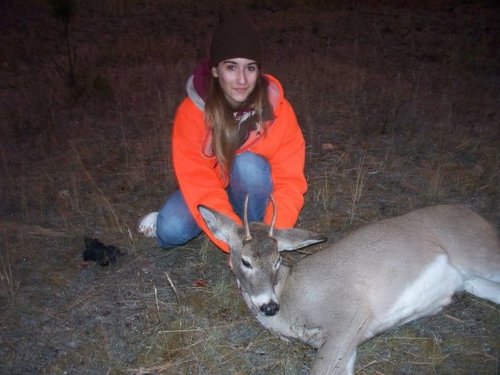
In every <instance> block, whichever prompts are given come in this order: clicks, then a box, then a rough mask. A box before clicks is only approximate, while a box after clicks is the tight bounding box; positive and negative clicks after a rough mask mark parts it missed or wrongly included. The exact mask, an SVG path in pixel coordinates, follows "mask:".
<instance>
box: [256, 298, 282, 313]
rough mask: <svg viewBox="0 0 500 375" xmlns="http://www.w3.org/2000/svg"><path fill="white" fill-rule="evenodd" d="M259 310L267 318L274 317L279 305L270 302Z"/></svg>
mask: <svg viewBox="0 0 500 375" xmlns="http://www.w3.org/2000/svg"><path fill="white" fill-rule="evenodd" d="M259 310H260V311H261V312H262V313H263V314H264V315H267V316H273V315H276V313H277V312H278V311H279V310H280V305H279V304H278V303H277V302H274V301H271V302H269V303H265V304H263V305H261V306H260V307H259Z"/></svg>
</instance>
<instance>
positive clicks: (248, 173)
mask: <svg viewBox="0 0 500 375" xmlns="http://www.w3.org/2000/svg"><path fill="white" fill-rule="evenodd" d="M231 183H233V184H236V185H238V186H240V187H243V186H245V187H246V189H247V190H248V189H255V188H257V189H259V190H261V189H263V188H264V189H265V190H268V191H269V192H270V191H271V186H272V180H271V167H270V165H269V162H268V161H267V159H266V158H264V157H262V156H260V155H257V154H255V153H253V152H245V153H243V154H240V155H237V156H236V157H235V159H234V161H233V167H232V170H231Z"/></svg>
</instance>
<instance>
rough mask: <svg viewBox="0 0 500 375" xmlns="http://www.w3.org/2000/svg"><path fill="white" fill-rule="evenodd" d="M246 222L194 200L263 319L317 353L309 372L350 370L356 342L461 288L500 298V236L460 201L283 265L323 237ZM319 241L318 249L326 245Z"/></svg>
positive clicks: (430, 311)
mask: <svg viewBox="0 0 500 375" xmlns="http://www.w3.org/2000/svg"><path fill="white" fill-rule="evenodd" d="M271 201H272V204H273V206H274V214H273V218H272V221H271V223H270V225H266V224H264V223H262V222H251V223H248V220H247V213H246V212H247V208H246V207H247V205H248V197H247V198H246V201H245V205H244V207H245V208H244V215H243V216H244V217H243V220H242V221H243V223H242V224H239V223H235V222H234V221H233V220H232V219H230V218H228V217H226V216H224V215H222V214H220V213H218V212H216V211H214V210H212V209H210V208H209V207H206V206H204V205H200V206H199V207H198V210H199V212H200V214H201V216H202V218H203V220H204V221H205V223H206V224H207V227H208V229H209V230H210V231H211V232H212V233H213V234H214V236H215V237H216V238H218V239H220V240H222V241H225V242H226V243H227V244H228V245H229V249H230V253H229V258H228V263H229V267H230V269H231V271H232V272H233V274H234V275H235V278H236V281H237V286H238V288H239V290H240V292H241V294H242V296H243V299H244V301H245V302H246V304H247V306H248V308H249V309H250V311H251V313H252V314H253V315H254V316H255V317H256V318H257V320H258V321H259V323H260V324H261V325H262V326H263V327H264V328H266V329H269V330H271V331H273V332H275V333H277V334H278V335H279V336H281V337H282V338H284V339H290V338H295V339H299V340H301V341H303V342H305V343H306V344H309V345H311V346H312V347H315V348H317V349H318V351H317V355H316V358H315V359H314V361H313V363H312V366H311V369H310V374H311V375H331V374H353V371H354V364H355V359H356V349H357V346H358V345H359V344H361V343H362V342H364V341H366V340H368V339H370V338H372V337H374V336H376V335H378V334H380V333H382V332H384V331H386V330H388V329H390V328H392V327H395V326H398V325H402V324H405V323H408V322H410V321H413V320H415V319H419V318H422V317H426V316H431V315H434V314H437V313H438V312H439V311H441V310H442V309H443V307H444V306H446V305H448V304H449V303H451V302H452V297H453V296H454V294H455V293H458V292H463V291H465V292H468V293H471V294H472V295H474V296H477V297H479V298H482V299H486V300H488V301H490V302H493V303H495V304H500V241H499V238H498V235H497V233H496V231H495V229H494V228H493V226H492V224H490V223H489V222H488V221H487V220H486V219H484V218H483V217H481V216H480V215H479V214H477V213H475V212H474V211H472V210H471V209H469V208H467V207H465V206H463V205H458V204H451V205H436V206H429V207H425V208H420V209H416V210H413V211H410V212H409V213H407V214H404V215H402V216H397V217H393V218H388V219H384V220H380V221H377V222H374V223H371V224H366V225H364V226H361V227H360V228H358V229H355V230H354V231H352V232H351V233H349V234H347V235H346V236H344V237H343V238H341V239H340V240H339V241H337V242H335V243H331V244H330V243H328V242H327V243H326V244H325V245H321V246H318V247H320V249H319V250H318V251H316V252H313V253H312V254H311V255H308V256H305V257H302V258H301V259H300V260H298V261H296V262H295V263H294V264H292V265H285V264H284V262H282V257H281V256H280V253H281V252H282V251H293V250H298V249H301V248H304V247H306V246H309V245H313V244H318V243H321V242H325V241H327V237H326V236H324V235H321V234H319V233H316V232H313V231H308V230H305V229H301V228H289V229H277V228H275V227H274V224H275V218H276V205H275V203H274V200H273V199H272V197H271ZM323 246H324V247H323Z"/></svg>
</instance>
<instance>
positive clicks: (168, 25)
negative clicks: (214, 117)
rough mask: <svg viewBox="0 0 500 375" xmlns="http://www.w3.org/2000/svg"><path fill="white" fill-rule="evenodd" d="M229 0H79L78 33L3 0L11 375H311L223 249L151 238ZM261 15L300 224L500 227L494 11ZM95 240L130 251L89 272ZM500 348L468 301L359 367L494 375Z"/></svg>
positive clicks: (490, 308)
mask: <svg viewBox="0 0 500 375" xmlns="http://www.w3.org/2000/svg"><path fill="white" fill-rule="evenodd" d="M51 3H52V4H54V3H55V2H54V1H52V2H51ZM221 3H222V1H214V2H195V1H180V0H165V1H159V0H157V1H148V0H142V1H141V0H118V1H107V2H100V1H88V2H78V3H77V8H76V11H75V13H74V15H72V16H71V17H70V18H69V19H68V20H69V23H68V25H69V29H68V34H67V37H66V34H65V33H64V22H63V20H64V18H63V17H62V16H61V14H60V13H59V14H53V13H51V12H50V9H49V7H48V5H47V2H45V1H42V0H27V1H23V2H16V1H7V2H5V4H4V5H3V10H2V14H1V15H0V20H1V22H0V27H1V31H2V32H1V33H0V40H1V43H0V56H1V57H0V63H1V64H0V103H1V106H2V112H1V116H0V121H1V123H0V139H1V143H0V144H1V148H0V152H1V160H2V163H1V166H0V186H1V189H0V194H1V196H0V199H1V202H2V204H1V205H0V317H1V319H0V321H1V323H0V341H1V343H2V344H1V345H0V373H2V374H4V373H5V374H195V373H196V374H307V373H308V368H309V366H310V365H311V363H312V361H313V359H314V356H315V350H314V349H311V348H309V347H306V346H304V345H302V344H300V343H298V342H296V341H291V342H284V341H282V340H280V339H279V338H278V337H276V336H275V335H273V334H272V333H270V332H267V331H265V330H264V329H263V328H261V327H260V326H259V325H258V324H257V323H256V321H255V320H254V319H253V318H252V316H251V315H250V313H249V311H248V310H247V308H246V306H245V305H244V303H243V301H242V300H241V299H240V297H239V295H238V292H237V290H236V286H235V282H234V278H233V276H232V275H231V273H230V271H229V270H228V269H227V265H226V256H225V254H223V253H222V252H220V251H219V250H218V249H217V248H215V247H214V246H213V245H212V244H211V243H210V242H209V241H208V240H207V239H206V237H204V236H200V237H199V238H197V239H195V240H193V241H191V242H190V243H188V244H187V245H186V246H182V247H179V248H176V249H173V250H169V251H164V250H161V249H160V248H159V247H158V246H157V245H156V243H155V241H154V240H152V239H146V238H142V237H141V236H140V235H138V233H137V232H136V225H137V221H138V219H139V218H140V217H141V216H142V215H144V214H146V213H148V212H150V211H153V210H156V209H158V207H159V206H160V205H161V204H162V203H163V202H164V200H165V198H166V197H167V196H168V194H169V193H171V192H172V191H174V189H175V178H174V174H173V172H172V168H171V160H170V131H171V124H172V120H173V116H174V113H175V108H176V106H177V105H178V103H179V102H180V100H182V98H183V96H184V95H185V93H184V84H185V81H186V79H187V77H188V76H189V74H190V72H191V71H192V70H193V69H194V67H195V66H196V62H197V61H199V60H200V59H201V58H202V57H204V56H205V54H206V52H207V49H208V44H209V39H210V35H211V33H212V31H213V29H214V27H215V25H216V21H217V10H218V8H219V5H220V4H221ZM244 3H245V6H246V7H247V9H248V11H249V13H250V14H251V16H252V18H253V19H254V20H255V23H256V25H257V26H258V28H259V30H260V31H261V34H262V38H263V40H264V56H266V58H265V61H264V62H263V64H264V69H265V71H266V72H268V73H271V74H273V75H275V76H276V77H278V78H279V79H280V81H281V82H282V84H283V86H284V88H285V92H286V95H287V98H288V99H289V100H290V102H291V103H292V105H293V106H294V108H295V111H296V113H297V117H298V119H299V122H300V124H301V126H302V129H303V133H304V136H305V138H306V142H307V165H306V176H307V179H308V184H309V190H308V192H307V194H306V196H305V200H306V203H305V206H304V209H303V211H302V213H301V216H300V219H299V222H298V224H297V225H298V226H300V227H303V228H307V229H313V230H316V231H319V232H322V233H325V234H327V235H328V236H329V238H330V241H335V240H336V239H338V238H340V237H341V236H343V235H344V234H346V233H348V232H349V231H351V230H352V229H353V228H356V227H358V226H360V225H363V224H365V223H369V222H373V221H376V220H378V219H381V218H385V217H390V216H395V215H397V214H400V213H404V212H407V211H409V210H411V209H413V208H417V207H422V206H426V205H430V204H437V203H449V202H459V203H463V204H465V205H467V206H469V207H471V208H473V209H474V210H476V211H477V212H479V213H480V214H482V215H483V216H484V217H485V218H487V219H488V220H490V221H491V222H492V223H493V224H494V225H495V226H496V228H497V229H498V228H499V226H500V210H499V208H500V207H499V198H500V189H499V185H500V184H499V175H500V165H499V164H500V152H499V149H500V138H499V136H500V126H499V112H498V108H500V103H499V102H500V99H499V96H498V92H499V72H500V69H499V58H498V42H499V25H500V13H499V10H500V8H499V6H498V5H497V4H496V3H495V2H493V1H473V0H471V1H434V2H431V1H424V2H419V4H418V5H415V4H413V2H405V1H362V0H360V1H354V2H353V1H339V2H335V3H333V2H329V1H321V0H310V1H293V0H292V1H276V2H272V4H271V3H270V2H267V1H260V0H253V1H246V2H244ZM68 41H69V43H67V42H68ZM68 46H69V48H68ZM68 51H69V55H70V56H71V65H70V64H69V58H68V56H69V55H68ZM85 237H90V238H97V239H99V240H100V241H101V242H102V243H103V244H105V245H113V246H116V247H118V248H120V249H121V251H122V253H123V254H122V255H119V256H117V259H116V262H114V263H110V264H109V265H108V266H100V265H98V264H96V263H95V262H83V259H82V252H83V250H84V249H85V242H84V238H85ZM308 251H316V248H312V249H308ZM301 256H304V254H295V255H293V256H292V257H291V258H292V259H290V261H294V260H297V259H298V258H299V257H301ZM499 337H500V311H499V308H498V306H497V305H494V304H492V303H489V302H486V301H483V300H480V299H477V298H474V297H471V296H470V295H467V294H460V295H457V296H456V298H455V300H454V302H453V303H452V304H451V305H450V306H449V307H447V308H446V309H445V310H444V311H443V312H441V313H440V314H438V315H436V316H434V317H430V318H425V319H420V320H418V321H415V322H412V323H409V324H407V325H405V326H402V327H399V328H396V329H393V330H390V331H388V332H386V333H384V334H382V335H380V336H378V337H376V338H374V339H372V340H370V341H368V342H366V343H365V344H363V345H361V346H360V347H359V350H358V358H357V361H356V371H358V373H360V374H393V373H397V374H416V373H419V374H428V373H439V374H452V373H453V374H496V373H498V367H499V363H498V361H499V353H500V340H499Z"/></svg>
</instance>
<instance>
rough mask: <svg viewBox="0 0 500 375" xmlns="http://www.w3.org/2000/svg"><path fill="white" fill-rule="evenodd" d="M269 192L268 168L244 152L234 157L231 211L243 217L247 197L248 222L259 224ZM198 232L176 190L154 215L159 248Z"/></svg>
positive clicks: (181, 242)
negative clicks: (156, 216)
mask: <svg viewBox="0 0 500 375" xmlns="http://www.w3.org/2000/svg"><path fill="white" fill-rule="evenodd" d="M272 191H273V182H272V178H271V167H270V166H269V163H268V162H267V160H266V159H265V158H263V157H262V156H259V155H257V154H254V153H252V152H245V153H243V154H240V155H237V156H236V157H235V158H234V161H233V166H232V168H231V173H230V176H229V185H228V188H227V194H228V197H229V202H230V203H231V205H232V206H233V209H234V212H235V213H236V214H237V215H238V216H240V217H241V218H242V217H243V208H244V203H245V197H246V195H247V194H248V195H249V200H248V221H249V222H251V221H262V220H263V219H264V214H265V210H266V207H267V203H268V200H269V196H270V195H271V193H272ZM200 233H201V229H200V227H199V226H198V224H197V223H196V221H194V219H193V216H192V215H191V213H190V212H189V210H188V208H187V206H186V202H185V201H184V197H183V196H182V193H181V192H180V190H177V191H176V192H174V193H173V194H172V195H171V196H170V197H169V198H168V199H167V202H166V203H165V205H164V206H163V207H162V208H161V210H160V211H159V213H158V219H157V222H156V235H157V237H158V244H159V245H160V247H162V248H165V249H168V248H172V247H175V246H180V245H183V244H185V243H186V242H188V241H190V240H191V239H193V238H195V237H196V236H198V235H199V234H200Z"/></svg>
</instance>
